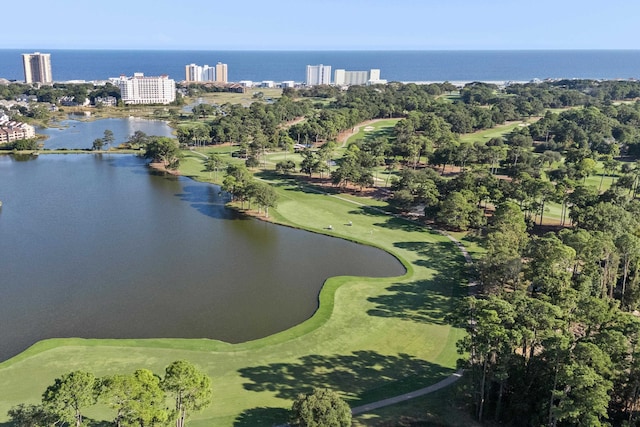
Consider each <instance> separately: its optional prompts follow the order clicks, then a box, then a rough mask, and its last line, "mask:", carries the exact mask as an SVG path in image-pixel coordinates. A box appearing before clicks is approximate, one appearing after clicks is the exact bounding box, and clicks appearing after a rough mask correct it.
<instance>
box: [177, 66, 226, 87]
mask: <svg viewBox="0 0 640 427" xmlns="http://www.w3.org/2000/svg"><path fill="white" fill-rule="evenodd" d="M227 68H228V67H227V64H223V63H222V62H218V63H217V64H216V65H215V66H214V67H210V66H208V65H204V66H202V67H201V66H200V65H196V64H189V65H187V66H185V81H186V82H187V83H196V82H217V83H228V82H229V78H228V76H227Z"/></svg>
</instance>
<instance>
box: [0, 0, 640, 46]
mask: <svg viewBox="0 0 640 427" xmlns="http://www.w3.org/2000/svg"><path fill="white" fill-rule="evenodd" d="M3 3H4V2H3ZM26 4H27V3H21V2H18V1H15V0H7V2H6V3H4V4H3V5H2V8H1V10H2V12H1V13H2V15H3V17H4V18H3V20H2V25H1V26H0V49H30V50H45V49H181V50H182V49H184V50H513V49H516V50H520V49H523V50H528V49H640V25H638V24H637V20H638V17H639V16H640V2H638V1H636V0H624V1H623V0H608V1H595V0H536V1H521V0H510V1H508V0H224V1H221V0H187V1H185V0H178V1H176V0H110V1H99V0H97V1H96V0H29V2H28V6H29V7H28V9H25V8H24V6H25V5H26Z"/></svg>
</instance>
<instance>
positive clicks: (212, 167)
mask: <svg viewBox="0 0 640 427" xmlns="http://www.w3.org/2000/svg"><path fill="white" fill-rule="evenodd" d="M223 165H224V161H223V160H222V156H220V154H218V153H211V154H209V157H208V158H207V160H205V162H204V170H206V171H207V172H212V171H213V172H214V175H213V176H214V178H213V179H214V180H216V181H217V180H218V170H219V169H220V167H222V166H223ZM209 178H211V173H209Z"/></svg>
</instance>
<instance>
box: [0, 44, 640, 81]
mask: <svg viewBox="0 0 640 427" xmlns="http://www.w3.org/2000/svg"><path fill="white" fill-rule="evenodd" d="M31 51H32V50H29V51H28V52H31ZM47 52H48V53H51V65H52V73H53V78H54V80H56V81H65V80H74V79H75V80H104V79H107V78H109V77H118V76H119V75H120V74H125V75H129V76H130V75H133V73H134V72H143V73H145V74H146V75H160V74H168V75H169V76H170V77H171V78H173V79H176V80H183V79H184V77H185V76H184V67H185V65H187V64H190V63H196V64H199V65H204V64H208V65H214V64H215V63H217V62H218V61H220V62H224V63H227V64H228V65H229V80H230V81H239V80H253V81H262V80H275V81H283V80H295V81H297V82H302V81H304V80H305V78H306V74H305V73H306V66H307V65H308V64H325V65H331V66H332V67H333V69H334V70H335V69H336V68H345V69H347V70H354V71H355V70H369V69H371V68H379V69H380V71H381V77H382V78H383V79H387V80H389V81H394V80H395V81H445V80H448V81H472V80H482V81H506V80H516V81H528V80H531V79H534V78H539V79H545V78H591V79H617V78H623V79H627V78H638V77H640V50H562V51H553V50H551V51H547V50H531V51H161V50H149V51H131V50H129V51H127V50H49V51H47ZM22 53H27V51H25V50H24V49H23V50H17V49H10V50H0V78H6V79H14V80H20V81H23V80H24V72H23V70H22V57H21V54H22Z"/></svg>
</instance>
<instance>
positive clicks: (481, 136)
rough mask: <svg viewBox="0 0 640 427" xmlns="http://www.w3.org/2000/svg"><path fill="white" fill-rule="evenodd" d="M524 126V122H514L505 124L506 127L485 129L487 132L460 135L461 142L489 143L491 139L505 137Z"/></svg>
mask: <svg viewBox="0 0 640 427" xmlns="http://www.w3.org/2000/svg"><path fill="white" fill-rule="evenodd" d="M523 125H524V123H523V122H514V123H507V124H504V125H499V126H495V127H492V128H491V129H485V130H481V131H478V132H473V133H465V134H462V135H460V141H462V142H475V141H482V142H487V141H489V140H490V139H491V138H499V137H504V136H505V135H507V134H509V133H510V132H512V131H513V130H514V129H517V128H519V127H522V126H523Z"/></svg>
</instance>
